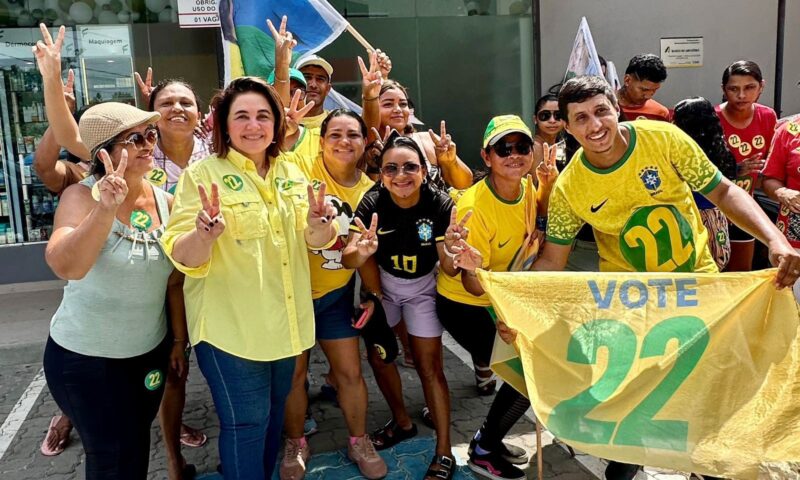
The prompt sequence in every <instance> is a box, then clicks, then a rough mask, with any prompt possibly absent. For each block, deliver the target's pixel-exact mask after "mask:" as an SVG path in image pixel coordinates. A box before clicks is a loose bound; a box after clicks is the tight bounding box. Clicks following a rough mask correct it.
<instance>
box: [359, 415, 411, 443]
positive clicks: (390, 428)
mask: <svg viewBox="0 0 800 480" xmlns="http://www.w3.org/2000/svg"><path fill="white" fill-rule="evenodd" d="M416 436H417V424H416V423H412V424H411V428H409V429H408V430H404V429H402V428H400V425H398V424H397V422H395V421H394V418H393V419H391V420H389V421H388V422H386V425H384V426H383V428H380V429H379V430H376V431H375V433H373V434H372V435H370V438H371V439H372V445H374V446H375V450H379V451H380V450H386V449H387V448H391V447H393V446H395V445H397V444H398V443H400V442H402V441H403V440H408V439H409V438H413V437H416Z"/></svg>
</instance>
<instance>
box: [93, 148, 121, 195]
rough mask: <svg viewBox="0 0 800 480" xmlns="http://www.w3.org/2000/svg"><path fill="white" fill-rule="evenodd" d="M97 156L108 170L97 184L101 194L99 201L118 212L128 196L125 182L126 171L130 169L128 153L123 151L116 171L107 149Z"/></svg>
mask: <svg viewBox="0 0 800 480" xmlns="http://www.w3.org/2000/svg"><path fill="white" fill-rule="evenodd" d="M97 155H98V156H99V157H100V160H102V162H103V166H104V167H105V170H106V174H105V175H104V176H103V178H101V179H100V180H99V181H98V182H97V189H98V191H99V193H100V198H99V200H98V201H99V202H100V205H102V206H103V207H105V208H108V209H114V210H116V208H117V207H119V206H120V205H121V204H122V202H124V201H125V197H126V196H127V195H128V183H127V182H126V181H125V169H126V168H128V151H127V150H125V149H122V150H121V153H120V159H119V165H117V168H116V169H114V164H113V163H112V162H111V156H109V154H108V152H107V151H106V149H105V148H103V149H101V150H100V151H99V152H98V154H97Z"/></svg>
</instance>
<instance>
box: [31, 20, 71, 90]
mask: <svg viewBox="0 0 800 480" xmlns="http://www.w3.org/2000/svg"><path fill="white" fill-rule="evenodd" d="M39 30H41V32H42V40H39V41H38V42H36V45H34V46H33V47H31V50H33V56H34V57H35V58H36V66H37V67H38V68H39V73H41V74H42V78H43V79H44V80H45V81H47V80H51V81H52V80H53V79H58V81H59V82H60V81H61V47H62V46H63V45H64V26H63V25H62V26H61V27H59V28H58V35H57V36H56V40H55V42H54V41H53V37H52V36H51V35H50V31H49V30H48V29H47V27H46V26H45V24H44V23H40V24H39Z"/></svg>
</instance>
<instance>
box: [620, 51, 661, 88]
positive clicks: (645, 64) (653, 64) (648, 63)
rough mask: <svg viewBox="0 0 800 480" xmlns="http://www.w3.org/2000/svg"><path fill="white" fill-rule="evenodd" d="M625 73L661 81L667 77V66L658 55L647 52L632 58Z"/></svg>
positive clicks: (652, 80)
mask: <svg viewBox="0 0 800 480" xmlns="http://www.w3.org/2000/svg"><path fill="white" fill-rule="evenodd" d="M625 75H633V76H635V77H636V79H637V80H647V81H650V82H654V83H661V82H663V81H664V80H666V79H667V68H666V67H665V66H664V62H662V61H661V59H660V58H658V56H657V55H653V54H652V53H646V54H642V55H636V56H635V57H633V58H631V61H630V62H628V68H626V69H625Z"/></svg>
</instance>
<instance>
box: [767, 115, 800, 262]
mask: <svg viewBox="0 0 800 480" xmlns="http://www.w3.org/2000/svg"><path fill="white" fill-rule="evenodd" d="M762 173H763V174H764V176H765V177H770V178H774V179H777V180H780V181H781V182H783V184H784V185H785V186H786V187H787V188H790V189H792V190H800V118H795V119H793V121H789V122H786V123H784V124H782V125H781V126H780V127H779V128H778V130H777V131H776V132H775V138H774V139H773V140H772V146H771V147H770V152H769V158H767V164H766V165H765V166H764V171H763V172H762ZM777 225H778V229H779V230H780V231H781V232H783V234H784V235H786V238H787V239H788V240H789V243H790V244H791V245H792V246H793V247H794V248H800V215H798V214H796V213H792V212H791V211H790V210H789V209H788V208H786V207H784V206H782V205H781V210H780V213H779V214H778V222H777Z"/></svg>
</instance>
